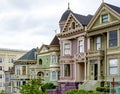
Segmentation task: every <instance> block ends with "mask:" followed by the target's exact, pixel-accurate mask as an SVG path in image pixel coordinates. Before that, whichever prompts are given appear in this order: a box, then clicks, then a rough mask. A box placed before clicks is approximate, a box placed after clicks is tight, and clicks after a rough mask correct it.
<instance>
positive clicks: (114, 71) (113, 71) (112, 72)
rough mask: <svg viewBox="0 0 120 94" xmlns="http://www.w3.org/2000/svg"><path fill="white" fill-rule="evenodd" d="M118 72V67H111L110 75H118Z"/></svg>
mask: <svg viewBox="0 0 120 94" xmlns="http://www.w3.org/2000/svg"><path fill="white" fill-rule="evenodd" d="M116 74H118V69H117V67H115V68H110V75H116Z"/></svg>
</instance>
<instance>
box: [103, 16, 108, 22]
mask: <svg viewBox="0 0 120 94" xmlns="http://www.w3.org/2000/svg"><path fill="white" fill-rule="evenodd" d="M105 22H108V14H105V15H102V23H105Z"/></svg>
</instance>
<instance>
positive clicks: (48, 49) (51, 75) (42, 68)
mask: <svg viewBox="0 0 120 94" xmlns="http://www.w3.org/2000/svg"><path fill="white" fill-rule="evenodd" d="M59 52H60V50H59V40H58V37H57V36H55V37H54V38H53V40H52V41H51V43H50V45H45V44H43V45H42V46H41V47H40V49H39V50H38V54H37V64H36V65H34V66H31V67H30V70H31V76H34V77H40V78H41V79H42V80H43V83H53V84H54V85H57V84H58V83H57V82H58V79H59V73H60V65H59Z"/></svg>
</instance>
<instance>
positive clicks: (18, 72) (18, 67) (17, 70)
mask: <svg viewBox="0 0 120 94" xmlns="http://www.w3.org/2000/svg"><path fill="white" fill-rule="evenodd" d="M21 71H22V67H20V66H16V72H17V75H21Z"/></svg>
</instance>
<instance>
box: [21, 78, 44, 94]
mask: <svg viewBox="0 0 120 94" xmlns="http://www.w3.org/2000/svg"><path fill="white" fill-rule="evenodd" d="M41 86H42V83H41V79H32V80H30V81H28V82H27V83H26V84H24V85H22V86H21V87H20V88H19V90H20V93H21V94H46V93H43V92H42V90H41V89H40V88H41Z"/></svg>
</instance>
